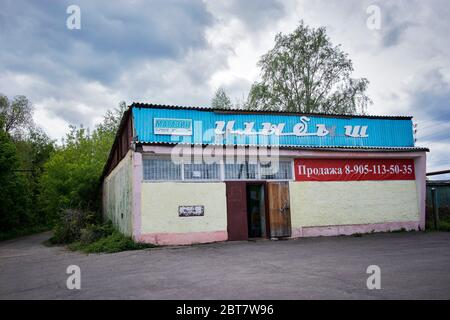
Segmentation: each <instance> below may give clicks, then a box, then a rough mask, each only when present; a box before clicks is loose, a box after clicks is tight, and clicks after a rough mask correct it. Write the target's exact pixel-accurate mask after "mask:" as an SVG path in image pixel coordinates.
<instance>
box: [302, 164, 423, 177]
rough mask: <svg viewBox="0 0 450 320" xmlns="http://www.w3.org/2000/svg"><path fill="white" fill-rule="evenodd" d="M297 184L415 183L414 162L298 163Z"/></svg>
mask: <svg viewBox="0 0 450 320" xmlns="http://www.w3.org/2000/svg"><path fill="white" fill-rule="evenodd" d="M294 164H295V180H296V181H362V180H414V179H415V174H414V160H413V159H295V161H294Z"/></svg>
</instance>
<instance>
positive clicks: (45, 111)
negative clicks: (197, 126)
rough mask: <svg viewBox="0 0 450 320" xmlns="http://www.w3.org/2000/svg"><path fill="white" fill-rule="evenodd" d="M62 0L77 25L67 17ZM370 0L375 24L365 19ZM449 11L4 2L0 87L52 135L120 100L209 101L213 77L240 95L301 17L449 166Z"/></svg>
mask: <svg viewBox="0 0 450 320" xmlns="http://www.w3.org/2000/svg"><path fill="white" fill-rule="evenodd" d="M69 5H78V6H79V8H80V9H81V29H80V30H70V29H68V28H67V26H66V20H67V18H68V17H69V14H67V13H66V10H67V7H68V6H69ZM371 5H375V6H378V7H379V8H380V13H381V25H380V28H379V29H373V28H368V27H367V20H368V19H370V17H371V13H372V12H369V13H368V12H367V10H368V7H369V6H371ZM449 16H450V6H449V5H448V1H446V0H430V1H422V0H416V1H415V0H404V1H402V0H395V1H375V0H373V1H361V0H331V1H330V0H314V1H312V0H310V1H301V0H296V1H295V0H282V1H281V0H280V1H276V0H245V1H244V0H241V1H237V0H223V1H221V0H211V1H195V0H191V1H182V0H180V1H162V0H161V1H160V0H157V1H144V0H142V1H141V0H128V1H92V0H90V1H75V0H70V1H50V0H48V1H42V0H39V1H38V0H34V1H31V0H30V1H21V0H2V1H1V8H0V93H3V94H5V95H7V96H9V97H13V96H14V95H19V94H23V95H26V96H27V97H28V98H29V99H30V100H31V101H32V102H33V104H34V105H35V108H36V111H35V120H36V122H37V123H38V124H39V125H40V126H41V127H43V128H44V130H46V131H47V132H48V134H49V135H50V136H51V137H53V138H57V139H59V138H60V137H62V136H63V135H64V134H65V132H66V131H67V128H68V125H69V124H84V125H85V126H91V127H92V126H94V125H95V123H97V122H98V121H100V119H101V117H102V115H103V114H104V112H105V111H106V110H107V109H110V108H113V107H115V106H117V105H118V103H119V102H120V101H126V102H127V104H129V103H131V102H133V101H139V102H153V103H162V104H179V105H196V106H208V105H209V103H210V99H211V96H212V95H213V93H214V91H215V90H216V89H217V88H218V87H223V88H224V89H225V90H226V91H227V93H228V94H229V95H230V96H231V98H232V100H242V99H244V98H245V97H246V95H247V93H248V90H249V87H250V85H251V83H252V82H253V81H255V80H257V79H258V76H259V69H258V67H257V65H256V63H257V61H258V59H259V57H260V56H261V55H262V54H264V53H265V52H266V51H267V50H268V49H270V48H271V47H272V46H273V39H274V36H275V34H276V33H278V32H283V33H288V32H291V31H292V30H293V29H294V28H295V27H296V25H297V24H298V22H299V20H300V19H303V20H304V21H305V22H306V24H308V25H311V26H314V27H318V26H326V27H327V29H328V33H329V36H330V38H331V39H332V41H333V43H335V44H341V45H342V47H343V50H344V51H346V52H347V53H349V55H350V57H351V58H352V60H353V62H354V67H355V73H354V76H355V77H366V78H368V79H369V81H370V87H369V95H370V97H371V98H372V100H373V102H374V104H373V105H372V106H371V107H370V109H369V110H368V111H369V113H371V114H389V115H413V116H414V117H415V122H416V123H418V138H419V139H418V142H417V145H420V146H428V147H430V149H431V153H430V154H429V157H428V170H439V169H448V168H450V153H449V151H448V150H450V142H449V137H450V134H449V132H450V121H449V120H450V55H449V52H450V41H449V35H450V20H449V19H448V17H449Z"/></svg>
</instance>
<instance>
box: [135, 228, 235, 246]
mask: <svg viewBox="0 0 450 320" xmlns="http://www.w3.org/2000/svg"><path fill="white" fill-rule="evenodd" d="M227 239H228V233H227V231H211V232H188V233H148V234H143V235H141V236H140V237H139V241H140V242H145V243H153V244H158V245H186V244H194V243H208V242H219V241H226V240H227Z"/></svg>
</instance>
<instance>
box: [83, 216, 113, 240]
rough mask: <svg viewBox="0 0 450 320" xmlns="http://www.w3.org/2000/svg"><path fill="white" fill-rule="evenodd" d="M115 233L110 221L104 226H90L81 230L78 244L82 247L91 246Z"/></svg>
mask: <svg viewBox="0 0 450 320" xmlns="http://www.w3.org/2000/svg"><path fill="white" fill-rule="evenodd" d="M114 231H115V229H114V226H113V224H112V222H111V221H108V222H106V223H104V224H100V225H98V224H92V225H89V226H87V228H85V229H81V235H80V243H81V244H83V245H87V244H91V243H93V242H95V241H98V240H99V239H101V238H105V237H107V236H109V235H111V234H113V233H114Z"/></svg>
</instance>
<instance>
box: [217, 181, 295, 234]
mask: <svg viewBox="0 0 450 320" xmlns="http://www.w3.org/2000/svg"><path fill="white" fill-rule="evenodd" d="M264 185H265V189H266V192H265V195H266V201H265V202H266V206H265V207H266V218H267V219H266V221H268V224H267V226H268V227H267V229H268V230H267V235H268V236H269V237H270V238H278V237H290V236H291V210H290V202H289V184H288V183H287V182H267V183H265V184H264ZM226 193H227V224H228V228H227V229H228V240H247V239H248V219H247V217H248V213H247V183H246V182H244V181H242V182H241V181H229V182H226Z"/></svg>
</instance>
